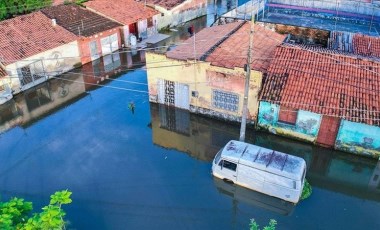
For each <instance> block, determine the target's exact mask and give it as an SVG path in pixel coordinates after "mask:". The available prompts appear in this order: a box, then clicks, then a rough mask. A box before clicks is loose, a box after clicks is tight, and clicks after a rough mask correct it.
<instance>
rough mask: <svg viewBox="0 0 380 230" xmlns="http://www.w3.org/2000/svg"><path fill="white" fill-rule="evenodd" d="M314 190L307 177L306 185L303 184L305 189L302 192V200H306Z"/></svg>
mask: <svg viewBox="0 0 380 230" xmlns="http://www.w3.org/2000/svg"><path fill="white" fill-rule="evenodd" d="M312 192H313V189H312V187H311V185H310V184H309V182H308V181H307V180H306V179H305V182H304V185H303V190H302V194H301V200H305V199H307V198H309V196H311V193H312Z"/></svg>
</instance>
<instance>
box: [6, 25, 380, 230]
mask: <svg viewBox="0 0 380 230" xmlns="http://www.w3.org/2000/svg"><path fill="white" fill-rule="evenodd" d="M208 21H209V20H205V19H199V21H198V22H196V23H200V24H197V25H200V26H199V27H201V25H204V26H205V25H206V24H207V23H208ZM192 23H193V22H192ZM181 31H182V30H179V32H180V33H179V35H177V36H178V39H179V40H181V39H184V38H186V34H185V32H183V31H182V32H181ZM176 41H177V40H176V39H172V40H168V41H163V42H162V45H167V44H171V43H172V42H176ZM144 62H145V56H144V52H135V51H134V52H125V51H122V52H120V53H116V54H113V55H109V56H107V57H105V58H102V59H99V60H97V61H95V62H93V63H92V64H88V65H86V66H84V67H83V68H82V69H78V70H76V71H72V72H70V73H67V74H65V75H63V76H62V77H61V78H57V79H53V80H51V81H49V82H48V83H45V84H41V85H39V86H37V87H36V88H33V89H31V90H28V91H27V92H24V93H22V94H20V95H18V96H16V97H15V98H14V99H13V100H11V101H10V102H9V103H6V104H4V105H1V106H0V146H1V148H0V197H1V199H2V200H7V199H9V198H10V197H14V196H16V197H23V198H25V199H27V200H30V201H32V202H33V203H34V206H35V209H36V211H38V209H39V208H41V207H42V206H44V205H46V204H47V203H48V202H49V196H50V194H52V193H54V192H55V191H57V190H62V189H69V190H71V191H72V192H73V195H72V198H73V203H72V204H70V205H68V206H65V207H64V209H65V210H66V212H67V220H68V221H69V223H68V229H94V230H96V229H102V230H103V229H148V228H155V229H176V230H177V229H218V230H220V229H239V230H240V229H248V228H249V226H248V225H249V220H250V219H251V218H255V219H256V220H257V222H258V223H259V225H260V226H264V225H265V224H267V223H268V222H269V219H276V220H277V222H278V228H277V229H377V228H378V226H379V225H380V218H379V217H380V214H379V211H380V178H379V177H380V163H378V162H377V161H375V160H372V159H367V158H360V157H356V156H353V155H350V154H346V153H341V152H337V151H332V150H328V149H324V148H319V147H316V146H311V145H308V144H305V143H301V142H297V141H293V140H290V139H286V138H281V137H277V136H273V135H271V134H267V133H263V132H255V131H253V130H248V131H247V142H249V143H254V144H257V145H261V146H264V147H267V148H271V149H274V150H277V151H282V152H286V153H290V154H293V155H297V156H300V157H302V158H304V159H305V160H306V162H307V166H308V171H307V179H308V180H309V182H310V183H311V185H312V186H313V194H312V196H311V197H310V198H309V199H307V200H305V201H302V202H300V203H299V204H297V205H296V206H294V205H292V204H290V203H287V202H283V201H281V200H279V199H276V198H273V197H269V196H266V195H263V194H260V193H256V192H254V191H251V190H247V189H244V188H241V187H237V186H234V185H231V184H227V183H224V182H223V181H221V180H218V179H214V178H213V177H212V175H211V174H210V170H211V164H212V162H211V161H212V159H213V157H214V155H215V154H216V152H217V151H218V150H219V149H220V148H221V147H222V146H223V145H224V144H226V143H227V142H228V141H229V140H231V139H238V137H239V126H238V124H229V123H226V122H221V121H216V120H212V119H209V118H206V117H202V116H197V115H194V114H189V113H188V112H187V111H183V110H176V109H172V108H167V107H164V106H158V105H156V104H150V103H149V101H148V94H147V85H146V83H147V79H146V78H147V76H146V70H145V69H144V67H143V64H144ZM99 84H101V85H102V86H99ZM131 103H133V104H134V107H135V109H134V111H132V110H131V109H130V105H131Z"/></svg>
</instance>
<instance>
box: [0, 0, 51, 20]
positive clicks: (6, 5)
mask: <svg viewBox="0 0 380 230" xmlns="http://www.w3.org/2000/svg"><path fill="white" fill-rule="evenodd" d="M52 3H53V1H52V0H0V20H4V19H8V18H11V17H13V16H16V15H21V14H27V13H30V12H33V11H36V10H39V9H41V8H44V7H47V6H51V5H52Z"/></svg>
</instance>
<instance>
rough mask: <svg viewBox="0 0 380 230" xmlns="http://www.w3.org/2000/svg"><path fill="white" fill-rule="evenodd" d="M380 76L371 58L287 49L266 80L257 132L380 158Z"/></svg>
mask: <svg viewBox="0 0 380 230" xmlns="http://www.w3.org/2000/svg"><path fill="white" fill-rule="evenodd" d="M379 71H380V62H378V61H377V60H374V59H371V58H368V57H364V56H357V55H352V54H349V53H343V52H339V51H334V50H330V49H325V48H315V47H314V48H311V47H306V46H295V45H289V44H284V45H282V46H280V47H278V48H277V49H276V51H275V55H274V59H273V61H272V63H271V65H270V67H269V68H268V74H267V76H266V78H265V79H264V85H263V90H262V92H261V95H260V108H259V118H258V126H259V127H260V128H262V129H265V130H268V131H270V132H272V133H275V134H278V135H284V136H289V137H293V138H296V139H299V140H304V141H308V142H312V143H315V144H318V145H322V146H326V147H333V148H335V149H338V150H342V151H346V152H351V153H354V154H359V155H366V156H371V157H375V158H379V156H380V139H379V138H378V137H379V135H380V127H379V126H380V91H379V89H380V84H379Z"/></svg>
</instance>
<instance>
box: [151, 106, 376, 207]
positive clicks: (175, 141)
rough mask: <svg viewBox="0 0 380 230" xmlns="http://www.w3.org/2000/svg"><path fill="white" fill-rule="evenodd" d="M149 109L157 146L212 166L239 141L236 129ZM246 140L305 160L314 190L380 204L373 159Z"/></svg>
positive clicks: (251, 135)
mask: <svg viewBox="0 0 380 230" xmlns="http://www.w3.org/2000/svg"><path fill="white" fill-rule="evenodd" d="M150 106H151V117H152V135H153V142H154V143H155V144H157V145H159V146H162V147H165V148H169V149H176V150H178V151H181V152H186V153H188V154H189V155H191V156H192V157H194V158H197V159H200V160H202V161H207V162H211V161H212V159H213V158H214V156H215V154H216V153H217V152H218V151H219V149H220V148H222V147H223V146H224V145H225V144H226V143H227V142H228V141H229V140H231V139H238V138H239V127H238V126H235V125H230V124H226V123H224V122H220V121H216V120H212V119H209V118H205V117H201V116H198V115H195V114H190V113H189V112H188V111H185V110H179V109H174V108H169V107H166V106H163V105H157V104H151V105H150ZM246 140H247V142H249V143H252V144H256V145H259V146H263V147H266V148H270V149H274V150H277V151H281V152H285V153H289V154H292V155H296V156H299V157H302V158H304V159H305V161H306V163H307V166H308V172H307V176H306V177H307V178H308V180H309V181H310V183H311V184H312V185H313V186H316V187H318V188H320V189H324V190H330V191H335V192H339V193H343V194H347V195H349V196H355V197H358V198H361V199H366V200H376V201H380V163H377V162H376V161H375V160H373V159H367V158H362V157H358V156H351V155H349V154H346V153H341V152H337V151H333V150H328V149H324V148H319V147H317V146H312V145H308V144H305V143H301V142H297V141H293V140H289V139H286V138H282V137H279V136H274V135H271V134H267V133H261V132H254V131H253V130H249V131H248V132H247V137H246ZM218 187H220V186H219V183H218ZM224 190H227V191H228V190H229V189H224ZM234 196H237V195H236V194H235V195H234Z"/></svg>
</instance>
